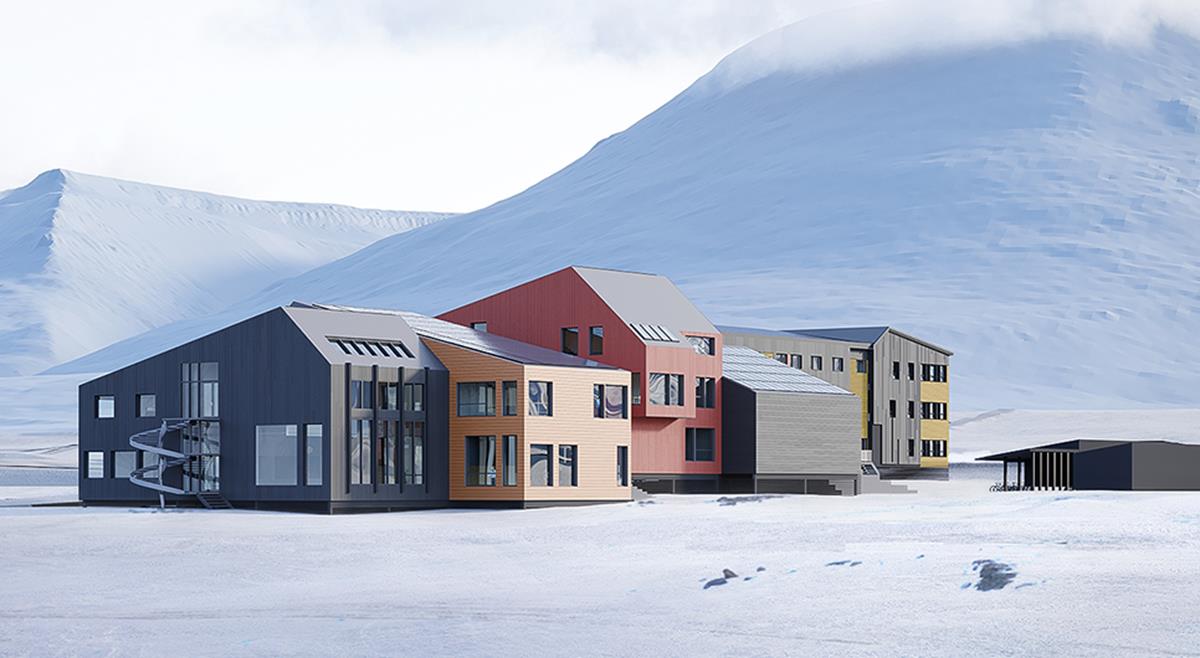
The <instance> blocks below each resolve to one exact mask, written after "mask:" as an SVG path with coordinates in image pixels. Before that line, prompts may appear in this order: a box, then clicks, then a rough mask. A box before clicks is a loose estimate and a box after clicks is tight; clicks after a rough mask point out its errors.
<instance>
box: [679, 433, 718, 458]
mask: <svg viewBox="0 0 1200 658" xmlns="http://www.w3.org/2000/svg"><path fill="white" fill-rule="evenodd" d="M683 447H684V458H685V459H687V460H688V461H690V462H711V461H715V460H716V458H717V456H716V455H717V431H716V430H714V429H712V428H702V427H689V428H687V430H686V432H685V434H684V446H683Z"/></svg>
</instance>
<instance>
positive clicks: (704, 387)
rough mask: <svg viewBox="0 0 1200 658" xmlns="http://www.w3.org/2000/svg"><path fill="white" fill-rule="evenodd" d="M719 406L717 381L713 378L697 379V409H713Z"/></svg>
mask: <svg viewBox="0 0 1200 658" xmlns="http://www.w3.org/2000/svg"><path fill="white" fill-rule="evenodd" d="M716 406H717V380H716V379H714V378H712V377H697V378H696V408H698V409H712V408H715V407H716Z"/></svg>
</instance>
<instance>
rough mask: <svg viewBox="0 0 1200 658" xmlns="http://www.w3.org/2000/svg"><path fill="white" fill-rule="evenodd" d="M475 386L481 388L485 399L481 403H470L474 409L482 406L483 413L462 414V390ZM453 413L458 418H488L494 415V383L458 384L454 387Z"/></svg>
mask: <svg viewBox="0 0 1200 658" xmlns="http://www.w3.org/2000/svg"><path fill="white" fill-rule="evenodd" d="M470 386H477V387H481V388H483V389H484V390H485V391H486V393H485V395H486V398H485V399H484V400H483V401H482V402H475V403H472V404H473V405H474V406H476V407H480V405H482V409H483V412H484V413H467V414H464V413H463V409H464V406H463V405H464V404H465V403H464V402H463V390H464V389H465V387H470ZM454 406H455V412H456V414H457V415H458V417H459V418H488V417H491V416H495V415H496V382H494V381H478V382H458V385H457V386H455V405H454Z"/></svg>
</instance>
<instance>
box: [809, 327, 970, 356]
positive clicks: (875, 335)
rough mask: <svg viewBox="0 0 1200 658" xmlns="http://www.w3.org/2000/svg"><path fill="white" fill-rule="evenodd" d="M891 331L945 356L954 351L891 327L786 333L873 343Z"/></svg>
mask: <svg viewBox="0 0 1200 658" xmlns="http://www.w3.org/2000/svg"><path fill="white" fill-rule="evenodd" d="M889 331H890V332H892V333H893V334H896V335H897V336H899V337H901V338H905V339H907V340H911V341H912V342H914V343H917V344H918V345H924V346H925V347H928V348H929V349H931V350H933V351H935V352H941V353H942V354H945V355H946V356H953V355H954V352H951V351H950V350H948V349H946V348H944V347H941V346H940V345H935V344H933V343H931V342H929V341H927V340H921V339H920V338H917V337H916V336H913V335H912V334H907V333H904V332H903V331H900V330H899V329H894V328H892V327H832V328H828V329H788V333H791V334H796V335H797V336H812V337H814V338H826V339H829V340H840V341H845V342H848V343H864V344H867V345H874V344H875V342H876V341H878V340H879V339H880V338H883V335H884V334H886V333H887V332H889Z"/></svg>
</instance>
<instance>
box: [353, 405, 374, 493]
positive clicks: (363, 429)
mask: <svg viewBox="0 0 1200 658" xmlns="http://www.w3.org/2000/svg"><path fill="white" fill-rule="evenodd" d="M371 464H372V461H371V421H370V420H367V419H365V418H358V419H355V420H351V421H350V484H371Z"/></svg>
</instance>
